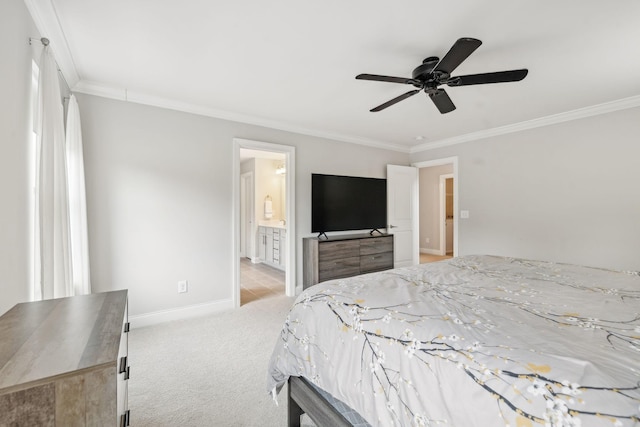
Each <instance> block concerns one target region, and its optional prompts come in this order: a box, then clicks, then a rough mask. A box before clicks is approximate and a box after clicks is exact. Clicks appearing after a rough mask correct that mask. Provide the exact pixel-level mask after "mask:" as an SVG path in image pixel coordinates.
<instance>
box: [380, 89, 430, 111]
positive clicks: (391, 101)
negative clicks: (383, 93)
mask: <svg viewBox="0 0 640 427" xmlns="http://www.w3.org/2000/svg"><path fill="white" fill-rule="evenodd" d="M418 92H420V89H415V90H410V91H409V92H407V93H403V94H402V95H400V96H397V97H395V98H393V99H391V100H389V101H387V102H385V103H384V104H380V105H378V106H377V107H376V108H372V109H371V110H369V111H371V112H372V113H375V112H377V111H381V110H384V109H385V108H387V107H391V106H392V105H393V104H395V103H397V102H400V101H402V100H403V99H407V98H409V97H410V96H413V95H415V94H416V93H418Z"/></svg>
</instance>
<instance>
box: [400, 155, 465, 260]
mask: <svg viewBox="0 0 640 427" xmlns="http://www.w3.org/2000/svg"><path fill="white" fill-rule="evenodd" d="M449 164H451V165H453V212H454V214H453V230H454V233H453V256H454V257H457V256H458V253H459V252H460V251H459V244H458V243H459V237H460V227H459V226H458V217H459V215H458V209H459V208H458V197H459V191H458V188H459V187H460V178H459V170H458V169H459V168H458V156H453V157H444V158H441V159H434V160H425V161H422V162H415V163H412V164H411V166H413V167H416V168H418V169H422V168H430V167H433V166H442V165H449ZM417 197H418V198H419V197H420V195H418V196H417ZM419 202H420V200H419V199H418V201H417V202H416V203H419ZM415 233H416V236H415V238H416V239H418V240H419V239H420V227H417V230H416V231H415ZM442 240H443V239H442V236H441V238H440V245H441V246H440V247H442ZM445 250H446V247H445Z"/></svg>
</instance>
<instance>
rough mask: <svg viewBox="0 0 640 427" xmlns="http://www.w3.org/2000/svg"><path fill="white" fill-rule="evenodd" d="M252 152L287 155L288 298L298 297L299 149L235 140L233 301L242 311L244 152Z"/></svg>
mask: <svg viewBox="0 0 640 427" xmlns="http://www.w3.org/2000/svg"><path fill="white" fill-rule="evenodd" d="M241 148H248V149H252V150H260V151H271V152H275V153H282V154H284V155H285V161H284V163H285V168H286V171H287V173H286V175H285V182H286V188H285V194H286V196H285V197H286V207H285V211H286V221H287V222H286V224H285V230H286V232H287V239H286V245H287V250H286V267H285V293H286V295H287V296H290V297H292V296H295V291H296V286H295V278H296V257H295V255H296V253H297V251H296V236H295V229H296V228H295V223H296V218H295V213H296V212H295V206H296V201H295V194H296V191H295V174H296V170H295V167H296V162H295V157H296V149H295V147H292V146H289V145H281V144H273V143H270V142H263V141H253V140H250V139H242V138H233V167H232V174H233V176H232V183H233V191H232V205H233V210H232V211H233V217H232V223H233V227H232V233H233V237H232V242H233V248H232V253H233V257H232V258H233V274H232V276H233V280H232V287H233V288H232V300H233V306H234V307H235V308H238V307H240V303H241V301H240V149H241ZM251 228H252V230H251V233H252V235H253V234H255V232H256V230H257V226H256V224H255V223H254V224H253V225H252V227H251Z"/></svg>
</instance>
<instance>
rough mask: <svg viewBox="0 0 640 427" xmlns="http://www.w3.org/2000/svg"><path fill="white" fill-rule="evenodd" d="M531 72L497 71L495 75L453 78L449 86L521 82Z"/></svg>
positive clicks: (485, 74)
mask: <svg viewBox="0 0 640 427" xmlns="http://www.w3.org/2000/svg"><path fill="white" fill-rule="evenodd" d="M528 73H529V70H527V69H526V68H523V69H521V70H511V71H497V72H495V73H481V74H468V75H466V76H456V77H452V78H450V79H449V81H447V85H448V86H469V85H482V84H488V83H507V82H519V81H520V80H522V79H524V78H525V77H527V74H528Z"/></svg>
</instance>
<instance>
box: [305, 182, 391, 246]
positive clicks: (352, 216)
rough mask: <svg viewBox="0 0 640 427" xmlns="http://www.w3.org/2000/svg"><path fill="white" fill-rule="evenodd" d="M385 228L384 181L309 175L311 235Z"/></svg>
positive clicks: (385, 190) (385, 196)
mask: <svg viewBox="0 0 640 427" xmlns="http://www.w3.org/2000/svg"><path fill="white" fill-rule="evenodd" d="M380 228H387V180H386V179H382V178H361V177H354V176H340V175H322V174H311V231H312V232H314V233H320V234H323V233H325V232H328V231H348V230H376V229H380Z"/></svg>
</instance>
